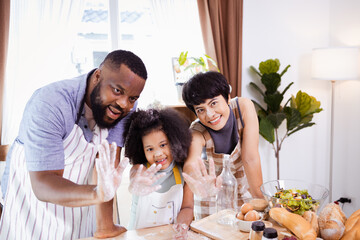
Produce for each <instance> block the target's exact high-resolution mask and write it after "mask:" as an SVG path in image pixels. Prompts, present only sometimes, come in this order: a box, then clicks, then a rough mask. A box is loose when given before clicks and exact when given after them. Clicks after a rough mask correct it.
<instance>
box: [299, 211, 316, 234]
mask: <svg viewBox="0 0 360 240" xmlns="http://www.w3.org/2000/svg"><path fill="white" fill-rule="evenodd" d="M302 216H303V218H305V220H306V221H308V222H309V223H310V224H311V226H312V228H313V229H314V231H315V232H316V236H319V233H320V231H319V223H318V216H317V215H316V213H315V212H313V211H306V212H304V214H303V215H302Z"/></svg>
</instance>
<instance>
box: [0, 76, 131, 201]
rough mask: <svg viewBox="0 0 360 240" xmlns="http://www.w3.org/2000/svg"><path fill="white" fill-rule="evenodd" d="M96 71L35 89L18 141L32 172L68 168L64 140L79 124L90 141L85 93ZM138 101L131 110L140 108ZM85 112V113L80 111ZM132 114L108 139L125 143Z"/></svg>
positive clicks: (6, 174) (4, 181)
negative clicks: (127, 124) (87, 84)
mask: <svg viewBox="0 0 360 240" xmlns="http://www.w3.org/2000/svg"><path fill="white" fill-rule="evenodd" d="M93 72H94V71H91V72H90V73H89V74H85V75H82V76H79V77H76V78H73V79H70V80H63V81H59V82H55V83H51V84H49V85H47V86H45V87H43V88H40V89H38V90H36V91H35V92H34V94H33V95H32V97H31V98H30V100H29V101H28V103H27V105H26V107H25V110H24V114H23V118H22V121H21V123H20V128H19V134H18V137H17V138H16V139H15V141H16V142H18V143H20V144H23V145H24V149H25V158H26V165H27V168H28V170H29V171H46V170H61V169H64V147H63V140H64V139H66V137H67V136H68V135H69V134H70V133H71V131H72V129H73V128H74V125H75V124H77V125H79V127H80V128H81V129H82V130H83V132H84V136H85V139H86V140H87V141H88V142H90V141H91V139H92V135H93V134H92V131H91V130H90V128H89V127H88V123H87V120H86V118H85V115H84V113H85V108H84V107H83V105H84V101H83V99H84V96H85V92H86V83H87V78H88V76H90V75H91V74H92V73H93ZM136 106H137V104H135V106H134V107H133V109H132V110H131V113H132V112H133V111H134V110H135V109H136ZM80 111H81V113H80ZM131 113H129V114H128V115H127V116H126V117H125V118H123V119H122V120H120V122H119V123H118V124H117V125H116V126H115V127H113V128H111V129H109V135H108V137H107V140H108V141H109V142H110V143H111V142H116V144H117V145H118V146H120V147H123V145H124V139H123V132H124V126H125V124H126V121H128V119H129V117H130V115H131ZM11 153H12V149H10V150H9V153H8V155H7V159H6V167H5V171H4V175H3V178H2V181H1V190H2V193H3V196H4V195H5V192H6V188H7V182H8V177H9V166H10V159H11Z"/></svg>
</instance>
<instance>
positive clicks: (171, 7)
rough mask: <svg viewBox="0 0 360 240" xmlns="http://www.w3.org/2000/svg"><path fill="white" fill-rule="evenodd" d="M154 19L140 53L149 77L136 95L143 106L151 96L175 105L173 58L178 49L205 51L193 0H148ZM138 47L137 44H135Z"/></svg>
mask: <svg viewBox="0 0 360 240" xmlns="http://www.w3.org/2000/svg"><path fill="white" fill-rule="evenodd" d="M149 1H150V9H151V13H152V16H153V20H154V31H153V33H152V36H153V37H152V40H151V45H150V46H149V43H147V45H148V47H147V48H146V49H144V51H143V52H142V53H139V54H142V56H144V61H145V64H146V67H147V69H148V72H149V79H148V82H147V84H146V86H145V89H144V91H143V93H142V94H141V97H140V99H139V102H140V103H139V106H140V107H145V106H147V105H148V104H149V103H151V102H153V101H154V100H157V101H159V102H160V103H161V104H163V105H178V104H180V103H179V101H178V96H177V90H176V87H175V81H174V73H173V66H172V58H173V57H178V56H179V55H180V52H182V51H189V56H190V55H192V56H201V55H202V54H204V53H205V50H204V44H203V40H202V34H201V26H200V20H199V13H198V7H197V1H196V0H149ZM137 48H138V47H137Z"/></svg>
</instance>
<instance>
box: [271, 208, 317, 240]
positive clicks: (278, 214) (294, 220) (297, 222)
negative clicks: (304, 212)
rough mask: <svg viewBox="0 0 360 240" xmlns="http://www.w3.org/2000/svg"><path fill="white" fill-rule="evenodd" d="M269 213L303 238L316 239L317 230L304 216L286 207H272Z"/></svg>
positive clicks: (304, 239) (303, 239)
mask: <svg viewBox="0 0 360 240" xmlns="http://www.w3.org/2000/svg"><path fill="white" fill-rule="evenodd" d="M269 215H270V217H271V218H272V219H274V220H275V221H277V222H278V223H280V224H281V225H283V226H285V227H286V228H287V229H289V230H290V231H291V232H292V233H294V234H295V236H296V237H298V238H300V239H301V240H315V239H316V232H315V230H314V229H313V228H312V226H311V224H310V223H309V222H308V221H306V220H305V219H304V218H303V217H302V216H300V215H298V214H295V213H291V212H289V211H288V210H286V209H285V208H271V209H270V212H269Z"/></svg>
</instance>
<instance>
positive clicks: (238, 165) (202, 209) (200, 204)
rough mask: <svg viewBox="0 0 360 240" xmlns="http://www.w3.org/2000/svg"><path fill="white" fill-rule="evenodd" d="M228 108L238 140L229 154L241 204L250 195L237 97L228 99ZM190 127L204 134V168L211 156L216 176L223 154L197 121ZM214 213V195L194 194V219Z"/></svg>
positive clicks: (221, 163)
mask: <svg viewBox="0 0 360 240" xmlns="http://www.w3.org/2000/svg"><path fill="white" fill-rule="evenodd" d="M230 108H231V110H232V111H233V112H234V115H235V118H236V125H237V127H238V134H239V141H238V142H237V144H236V147H235V148H234V150H233V151H232V152H231V154H230V162H231V172H232V173H233V174H234V176H235V178H236V180H237V183H238V206H241V204H242V203H243V201H242V200H241V199H242V198H249V197H251V194H250V192H249V184H248V181H247V178H246V175H245V170H244V166H243V162H242V161H241V141H242V132H243V121H242V116H241V112H240V107H239V106H238V98H234V99H231V100H230ZM191 129H193V130H196V131H199V132H200V133H201V134H202V135H203V136H204V138H205V142H206V143H205V147H206V154H207V159H204V163H205V166H206V169H209V159H210V158H212V159H213V160H214V165H215V173H216V176H219V175H220V173H221V171H222V168H223V158H224V154H222V153H215V145H214V141H213V140H212V138H211V135H210V133H209V132H208V131H207V130H206V128H205V127H204V126H203V125H201V124H200V123H199V122H198V121H196V122H193V124H192V125H191ZM214 213H216V196H213V197H207V198H200V197H197V196H196V195H194V215H195V220H199V219H202V218H204V217H206V216H209V215H211V214H214Z"/></svg>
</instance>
